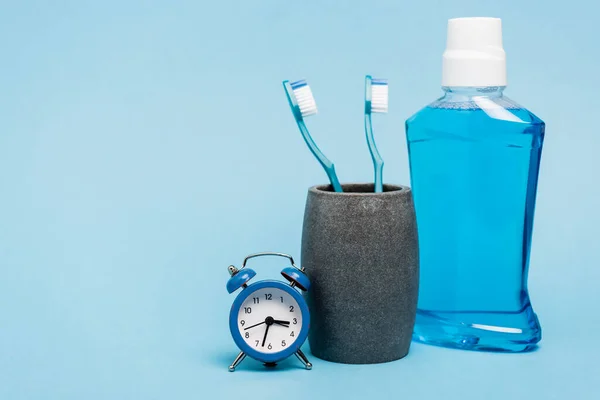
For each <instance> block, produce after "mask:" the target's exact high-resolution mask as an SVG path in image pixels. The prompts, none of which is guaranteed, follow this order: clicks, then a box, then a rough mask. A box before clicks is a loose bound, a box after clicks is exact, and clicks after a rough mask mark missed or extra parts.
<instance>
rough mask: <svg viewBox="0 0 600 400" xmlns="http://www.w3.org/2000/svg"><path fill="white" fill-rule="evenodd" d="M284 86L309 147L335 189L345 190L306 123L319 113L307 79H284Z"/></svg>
mask: <svg viewBox="0 0 600 400" xmlns="http://www.w3.org/2000/svg"><path fill="white" fill-rule="evenodd" d="M283 88H284V89H285V94H286V95H287V98H288V102H289V103H290V108H291V109H292V113H293V114H294V118H295V119H296V123H297V124H298V128H299V129H300V132H301V133H302V137H303V138H304V141H305V142H306V144H307V146H308V148H309V149H310V151H311V152H312V153H313V155H314V156H315V158H316V159H317V161H319V164H321V166H322V167H323V169H324V170H325V173H327V176H328V177H329V181H330V182H331V186H333V190H335V191H336V192H343V190H342V185H340V181H339V180H338V177H337V175H336V173H335V167H334V165H333V163H332V162H331V161H330V160H329V159H328V158H327V157H325V154H323V152H321V150H320V149H319V147H318V146H317V144H316V143H315V141H314V140H313V139H312V137H311V136H310V133H309V132H308V129H306V125H305V124H304V118H306V117H309V116H311V115H315V114H316V113H317V103H316V102H315V98H314V97H313V94H312V91H311V90H310V87H309V86H308V83H306V80H304V79H302V80H299V81H296V82H291V83H290V82H289V81H283Z"/></svg>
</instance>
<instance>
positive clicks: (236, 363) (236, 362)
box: [229, 351, 246, 372]
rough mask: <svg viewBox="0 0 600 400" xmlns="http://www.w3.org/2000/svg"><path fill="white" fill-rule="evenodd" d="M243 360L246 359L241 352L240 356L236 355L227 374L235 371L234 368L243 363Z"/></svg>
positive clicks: (244, 354)
mask: <svg viewBox="0 0 600 400" xmlns="http://www.w3.org/2000/svg"><path fill="white" fill-rule="evenodd" d="M244 358H246V353H244V352H243V351H240V354H238V356H237V357H236V358H235V360H233V363H232V364H231V365H230V366H229V372H233V371H235V367H237V366H238V365H240V363H241V362H242V361H244Z"/></svg>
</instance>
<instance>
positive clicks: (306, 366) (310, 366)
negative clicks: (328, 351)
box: [295, 349, 312, 369]
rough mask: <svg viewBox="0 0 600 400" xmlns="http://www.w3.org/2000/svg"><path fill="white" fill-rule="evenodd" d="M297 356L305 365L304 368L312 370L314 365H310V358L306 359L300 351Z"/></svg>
mask: <svg viewBox="0 0 600 400" xmlns="http://www.w3.org/2000/svg"><path fill="white" fill-rule="evenodd" d="M295 354H296V357H298V360H300V362H301V363H302V364H304V368H306V369H312V364H311V363H310V361H308V358H306V356H305V355H304V353H303V352H302V350H300V349H298V351H297V352H296V353H295Z"/></svg>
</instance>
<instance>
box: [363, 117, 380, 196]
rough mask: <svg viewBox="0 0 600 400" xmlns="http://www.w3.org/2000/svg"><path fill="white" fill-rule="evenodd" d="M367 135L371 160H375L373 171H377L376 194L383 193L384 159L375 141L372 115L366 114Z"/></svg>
mask: <svg viewBox="0 0 600 400" xmlns="http://www.w3.org/2000/svg"><path fill="white" fill-rule="evenodd" d="M365 134H366V136H367V144H368V145H369V152H371V159H373V169H374V170H375V193H381V192H383V158H381V155H380V154H379V151H378V150H377V146H376V145H375V139H374V138H373V125H372V123H371V114H369V113H366V114H365Z"/></svg>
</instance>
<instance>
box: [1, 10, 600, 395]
mask: <svg viewBox="0 0 600 400" xmlns="http://www.w3.org/2000/svg"><path fill="white" fill-rule="evenodd" d="M599 11H600V10H599V8H598V5H597V2H593V1H591V0H589V1H583V0H572V1H569V2H567V3H565V2H562V1H553V0H549V1H543V2H542V1H528V2H525V1H519V0H505V1H481V0H454V1H441V0H440V1H413V2H408V1H402V2H401V1H392V0H390V1H369V2H334V1H316V0H310V1H309V0H306V1H303V2H297V1H296V2H291V1H288V2H284V1H277V0H270V1H266V0H264V1H238V2H232V1H226V0H221V1H214V2H194V1H188V2H181V1H170V2H153V1H144V2H121V1H102V2H100V1H98V2H95V4H94V3H87V2H83V1H71V2H66V1H56V2H32V1H29V2H6V1H4V2H2V3H1V6H0V49H1V62H0V188H1V195H0V399H3V400H4V399H6V400H17V399H61V400H67V399H184V398H195V399H202V398H206V399H208V398H211V399H212V398H217V399H226V398H234V397H240V398H248V399H250V398H260V399H265V400H266V399H281V398H287V399H296V398H298V399H300V398H306V396H309V398H310V397H312V398H325V397H326V396H327V398H332V397H333V396H336V398H354V397H356V398H365V397H374V396H375V395H377V394H379V395H381V397H383V398H392V397H397V398H400V397H401V398H406V399H417V398H418V399H427V398H444V399H454V398H460V399H467V398H469V399H470V398H485V399H506V398H512V399H521V398H544V399H593V398H596V399H597V398H598V397H597V396H598V390H599V389H600V384H599V383H598V382H599V381H598V376H600V367H599V364H598V360H597V358H598V356H599V355H600V344H599V342H600V341H599V340H598V336H597V335H598V332H599V331H600V313H599V312H598V308H597V307H598V305H599V303H600V301H599V294H598V293H599V291H598V281H599V279H600V268H598V265H599V261H600V255H599V254H598V237H599V235H600V213H599V211H598V204H599V199H600V191H599V188H598V185H597V184H596V181H597V171H598V169H599V167H600V158H598V151H599V149H600V139H599V136H598V127H597V122H595V121H597V119H598V117H597V111H598V95H597V90H598V88H599V87H600V74H598V70H599V68H600V55H599V50H600V45H599V42H598V27H597V24H598V20H597V15H598V12H599ZM458 16H497V17H501V18H503V26H504V44H505V48H506V51H507V54H508V78H509V89H507V91H506V93H507V95H508V96H510V97H512V98H514V99H516V100H517V101H519V102H520V103H521V104H524V105H526V106H527V107H528V108H530V109H531V110H532V111H533V112H534V113H536V114H537V115H539V116H540V117H541V118H542V119H544V120H545V121H546V123H547V134H546V143H545V150H544V155H543V160H542V168H541V176H540V184H539V195H538V207H537V214H536V223H535V233H534V239H533V251H532V257H531V273H530V291H531V296H532V299H533V304H534V308H535V309H536V311H537V313H538V315H539V317H540V320H541V323H542V326H543V328H544V334H543V335H544V336H543V340H542V342H541V346H540V348H539V350H538V351H535V352H533V353H528V354H521V355H514V354H491V353H476V352H461V351H456V350H448V349H442V348H436V347H428V346H424V345H419V344H414V345H413V346H412V350H411V353H410V355H409V356H408V357H407V358H406V359H404V360H402V361H398V362H394V363H390V364H384V365H373V366H349V365H336V364H332V363H327V362H323V361H320V360H317V359H315V358H314V357H311V360H312V361H313V362H314V364H315V367H314V369H313V371H310V372H309V371H304V370H302V369H300V365H299V364H298V363H297V361H296V360H295V359H293V360H292V359H290V360H289V361H288V362H286V363H284V364H283V365H281V367H280V368H279V369H278V370H277V371H264V369H263V368H262V366H261V365H259V364H258V363H256V362H254V361H253V360H247V361H245V362H244V364H242V366H241V367H240V370H239V371H238V372H236V373H234V374H230V373H228V372H227V366H228V365H229V363H230V362H231V360H232V359H233V358H234V357H235V355H236V354H237V349H236V347H235V345H234V343H233V340H232V339H231V337H230V335H229V332H228V327H227V315H228V311H229V307H230V304H231V302H232V301H233V296H231V295H228V294H227V292H226V290H225V283H226V280H227V277H228V274H227V270H226V268H227V266H228V265H229V264H231V263H233V264H236V265H238V266H239V263H241V261H242V259H243V257H244V256H245V255H246V254H248V253H251V252H255V251H260V250H276V251H283V252H288V253H290V254H292V255H294V256H296V257H299V247H300V246H299V245H300V233H301V223H302V214H303V208H304V201H305V195H306V189H307V187H308V186H310V185H313V184H316V183H322V182H324V181H325V176H324V174H323V172H322V170H321V169H320V167H319V166H318V164H317V163H316V162H315V160H314V159H312V156H311V155H310V153H309V152H308V150H307V149H306V147H305V145H304V143H303V142H302V139H301V136H300V134H299V133H298V131H297V128H296V126H295V124H294V122H293V118H292V116H291V113H290V111H289V109H288V106H287V102H286V100H285V96H284V93H283V89H282V88H281V80H283V79H286V78H289V79H295V78H301V77H306V78H307V79H308V80H309V83H310V84H311V87H312V88H313V91H314V93H315V97H316V100H317V103H318V105H319V109H320V114H319V115H318V116H316V117H313V118H311V119H310V120H309V121H308V124H309V125H310V128H311V130H312V132H313V134H314V137H315V139H316V140H317V141H318V142H319V144H320V145H321V147H322V149H323V150H324V151H325V152H326V153H327V154H328V155H329V156H330V157H331V158H332V159H333V160H334V161H335V163H336V167H337V169H338V173H339V176H340V179H341V180H342V181H369V180H370V179H371V175H372V169H371V163H370V158H369V154H368V151H367V147H366V144H365V142H364V138H363V127H362V113H361V112H362V108H363V104H362V101H363V100H362V99H363V92H362V91H363V77H364V75H365V74H366V73H370V74H372V75H374V76H381V77H387V78H389V79H390V82H391V92H390V114H388V115H387V116H381V117H378V118H377V119H376V121H375V124H376V125H375V129H376V134H377V139H378V144H379V147H380V149H381V152H382V154H383V156H384V158H385V160H386V169H385V175H384V177H385V180H386V181H388V182H394V183H404V184H406V183H408V176H409V175H408V163H407V154H406V145H405V138H404V127H403V123H404V120H405V119H406V118H407V117H408V116H410V115H411V114H412V113H413V112H415V111H417V110H418V109H419V108H421V107H422V106H423V105H425V104H426V103H428V102H430V101H432V100H434V99H435V98H436V97H438V96H439V95H440V93H441V91H440V89H439V86H440V77H441V68H440V67H441V54H442V51H443V48H444V44H445V35H446V20H447V19H448V18H451V17H458ZM258 264H260V263H257V265H256V269H257V271H258V273H259V276H258V277H257V278H260V277H262V278H274V277H277V276H278V269H280V268H281V267H282V265H281V263H278V262H276V261H274V260H273V261H268V262H266V263H264V264H260V265H258ZM594 379H595V380H594Z"/></svg>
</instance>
